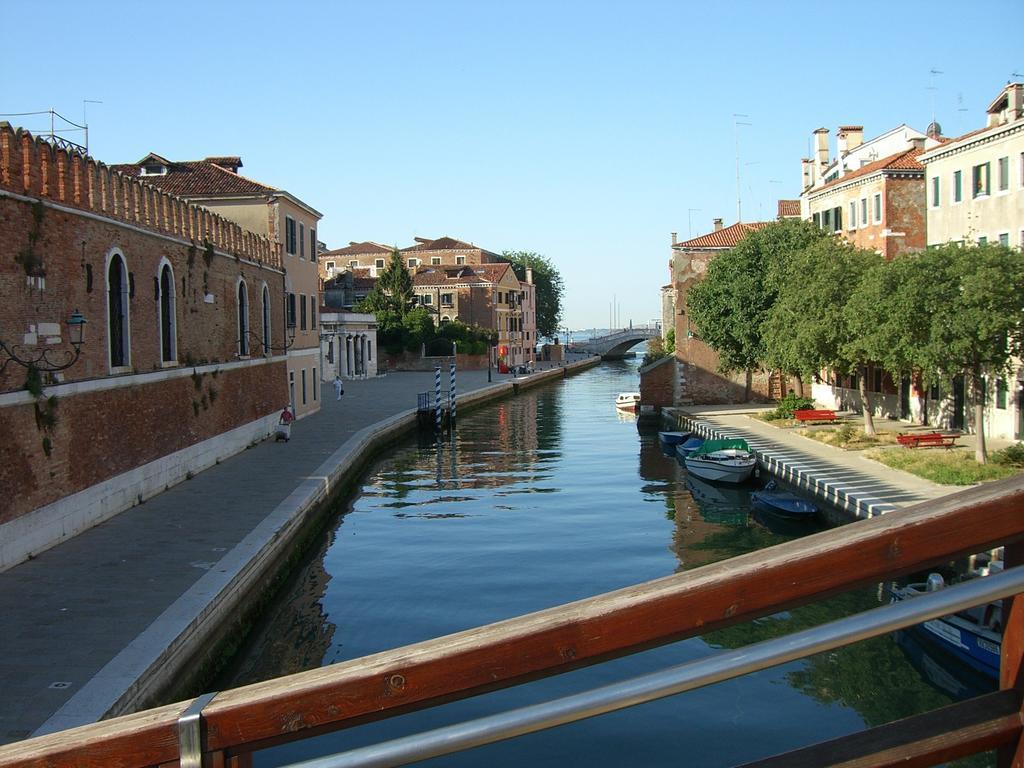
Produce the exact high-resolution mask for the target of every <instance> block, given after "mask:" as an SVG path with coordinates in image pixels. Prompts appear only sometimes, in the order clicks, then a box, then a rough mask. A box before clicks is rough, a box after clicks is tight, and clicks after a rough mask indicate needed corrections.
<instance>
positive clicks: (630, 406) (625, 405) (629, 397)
mask: <svg viewBox="0 0 1024 768" xmlns="http://www.w3.org/2000/svg"><path fill="white" fill-rule="evenodd" d="M615 407H616V408H618V409H619V410H620V411H633V412H636V410H637V408H639V407H640V393H639V392H619V396H618V397H616V398H615Z"/></svg>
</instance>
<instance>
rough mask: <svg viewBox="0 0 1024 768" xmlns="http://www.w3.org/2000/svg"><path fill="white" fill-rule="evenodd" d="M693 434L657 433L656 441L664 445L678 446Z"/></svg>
mask: <svg viewBox="0 0 1024 768" xmlns="http://www.w3.org/2000/svg"><path fill="white" fill-rule="evenodd" d="M692 434H693V432H659V433H658V439H659V440H661V442H663V443H664V444H665V445H679V444H680V443H682V442H683V441H684V440H685V439H686V438H688V437H689V436H690V435H692Z"/></svg>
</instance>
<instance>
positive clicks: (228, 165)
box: [205, 157, 242, 173]
mask: <svg viewBox="0 0 1024 768" xmlns="http://www.w3.org/2000/svg"><path fill="white" fill-rule="evenodd" d="M205 160H206V162H208V163H213V164H214V165H216V166H219V167H221V168H223V169H224V170H227V171H231V172H232V173H238V169H239V168H241V167H242V158H240V157H207V158H205Z"/></svg>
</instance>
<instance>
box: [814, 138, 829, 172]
mask: <svg viewBox="0 0 1024 768" xmlns="http://www.w3.org/2000/svg"><path fill="white" fill-rule="evenodd" d="M814 165H815V170H816V172H817V177H818V178H819V179H820V178H822V177H823V176H824V175H825V173H824V171H825V169H826V168H828V128H819V129H818V130H816V131H815V132H814Z"/></svg>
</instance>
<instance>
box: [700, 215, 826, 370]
mask: <svg viewBox="0 0 1024 768" xmlns="http://www.w3.org/2000/svg"><path fill="white" fill-rule="evenodd" d="M825 237H826V235H825V234H824V233H823V232H822V231H821V230H820V229H819V228H818V227H815V226H814V225H813V224H811V223H810V222H806V221H799V220H794V219H784V220H782V221H778V222H772V223H771V224H769V225H768V226H766V227H763V228H761V229H759V230H755V231H753V232H751V233H750V234H748V235H747V236H746V237H744V238H743V239H742V240H740V242H739V243H737V244H736V246H735V247H734V248H731V249H729V250H728V251H726V252H724V253H723V254H721V255H720V256H717V257H715V258H714V259H713V260H712V261H711V263H710V264H709V265H708V270H707V273H706V274H705V276H704V279H703V280H701V281H700V282H699V283H697V284H696V285H695V286H693V287H692V288H691V289H690V291H689V293H688V295H687V301H686V303H687V310H686V311H687V312H689V313H690V320H691V321H692V323H693V324H694V325H695V326H696V328H697V333H698V335H699V337H700V339H701V340H702V341H704V342H705V343H706V344H708V345H709V346H711V347H712V348H714V350H715V351H716V352H717V353H718V356H719V360H720V368H721V370H722V371H723V372H726V373H729V372H734V371H747V370H754V369H757V368H761V367H763V366H764V364H765V357H766V350H765V344H764V336H763V333H764V328H765V323H766V321H767V319H768V313H769V311H770V310H771V308H772V305H773V304H774V303H775V300H776V298H777V296H778V292H779V288H780V286H781V285H782V284H783V282H784V280H785V275H786V265H787V263H788V261H789V260H790V259H791V258H792V257H793V255H794V254H796V253H797V252H799V251H800V250H802V249H803V248H805V247H807V246H808V245H810V244H812V243H814V242H817V241H819V240H821V239H823V238H825ZM789 372H795V371H789Z"/></svg>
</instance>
